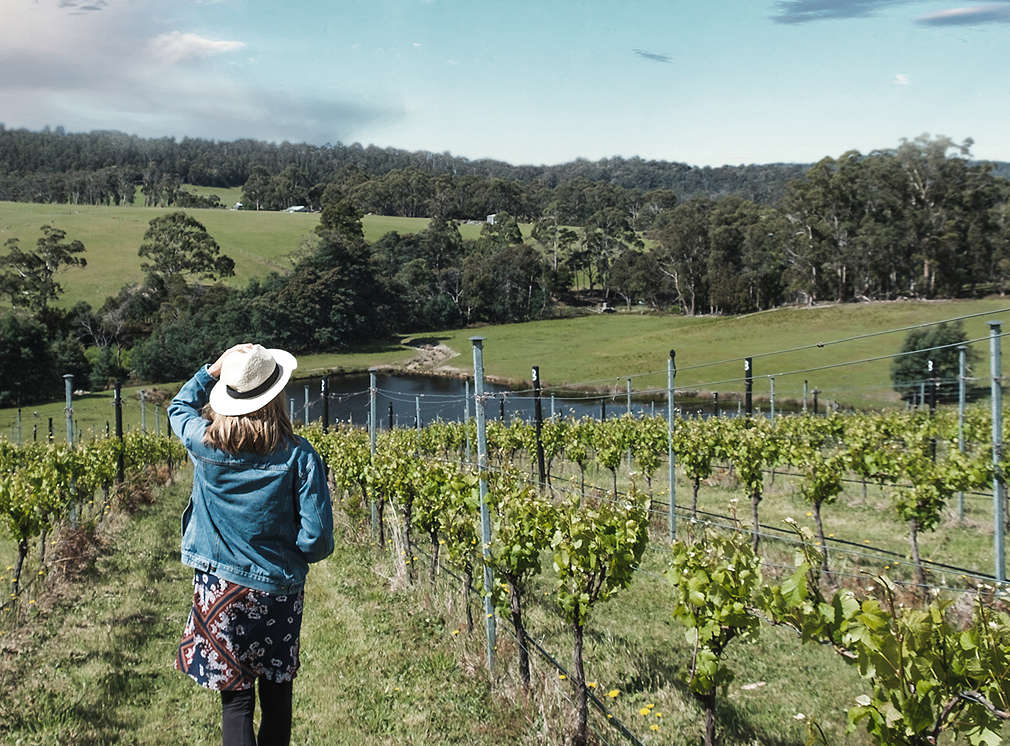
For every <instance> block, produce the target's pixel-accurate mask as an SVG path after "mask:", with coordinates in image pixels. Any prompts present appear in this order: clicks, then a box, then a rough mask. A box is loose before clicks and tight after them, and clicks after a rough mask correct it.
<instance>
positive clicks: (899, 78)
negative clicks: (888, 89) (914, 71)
mask: <svg viewBox="0 0 1010 746" xmlns="http://www.w3.org/2000/svg"><path fill="white" fill-rule="evenodd" d="M891 82H892V83H893V84H894V85H909V84H910V83H911V82H912V81H911V79H910V78H909V77H908V76H907V75H905V73H898V74H896V75H895V76H894V79H893V80H892V81H891Z"/></svg>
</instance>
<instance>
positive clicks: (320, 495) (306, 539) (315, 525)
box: [297, 446, 333, 562]
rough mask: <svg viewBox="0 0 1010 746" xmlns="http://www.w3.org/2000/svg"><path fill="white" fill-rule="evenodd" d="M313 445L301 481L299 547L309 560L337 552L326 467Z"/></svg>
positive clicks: (299, 495)
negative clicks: (335, 549) (334, 542)
mask: <svg viewBox="0 0 1010 746" xmlns="http://www.w3.org/2000/svg"><path fill="white" fill-rule="evenodd" d="M308 448H309V451H310V453H309V455H308V458H306V468H305V473H304V478H303V479H301V482H300V484H299V485H298V512H299V517H300V519H301V525H300V526H299V529H298V539H297V544H298V549H299V550H300V551H301V553H302V554H303V555H304V556H305V559H306V560H307V561H308V562H319V560H321V559H325V558H326V557H329V556H330V555H331V554H332V553H333V507H332V505H331V503H330V488H329V487H328V486H327V484H326V471H325V470H324V468H323V462H322V460H321V459H320V458H319V454H318V453H316V452H315V450H314V449H312V447H311V446H308Z"/></svg>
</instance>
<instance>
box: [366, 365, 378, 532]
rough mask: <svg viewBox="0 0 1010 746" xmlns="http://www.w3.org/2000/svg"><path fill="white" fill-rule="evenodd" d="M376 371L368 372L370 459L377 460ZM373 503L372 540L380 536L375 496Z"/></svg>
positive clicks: (371, 496)
mask: <svg viewBox="0 0 1010 746" xmlns="http://www.w3.org/2000/svg"><path fill="white" fill-rule="evenodd" d="M375 394H376V391H375V371H374V370H370V371H368V448H369V455H370V458H371V459H372V460H373V461H374V460H375V427H376V412H375ZM369 497H370V498H371V503H372V538H373V539H377V538H378V536H379V506H378V504H377V503H376V502H375V495H370V496H369Z"/></svg>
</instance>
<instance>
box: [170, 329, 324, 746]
mask: <svg viewBox="0 0 1010 746" xmlns="http://www.w3.org/2000/svg"><path fill="white" fill-rule="evenodd" d="M295 367H297V362H296V360H295V358H294V357H293V356H292V355H290V354H289V353H287V352H284V351H283V350H267V349H264V348H263V347H261V346H260V345H252V344H241V345H236V346H235V347H232V348H230V349H229V350H227V351H226V352H225V353H224V354H222V355H221V357H219V358H218V359H217V361H216V362H214V364H213V365H210V366H204V367H203V368H201V369H200V370H198V371H197V372H196V375H194V376H193V378H191V379H190V380H189V381H188V382H187V383H186V384H185V385H184V386H183V387H182V389H181V390H180V391H179V393H178V395H176V397H175V398H174V399H173V400H172V404H171V406H170V407H169V410H168V413H169V418H170V419H171V422H172V430H173V431H174V432H175V434H176V435H177V436H178V438H179V439H180V440H181V441H182V442H183V445H185V446H186V449H187V450H188V451H189V455H190V459H191V460H192V462H193V492H192V495H191V497H190V500H189V505H188V506H186V511H185V512H184V513H183V516H182V561H183V563H184V564H186V565H189V566H190V567H192V568H194V569H195V571H196V572H195V577H194V591H193V608H192V611H191V612H190V615H189V621H188V622H187V623H186V629H185V632H184V633H183V639H182V642H181V643H180V645H179V652H178V655H177V657H176V661H175V666H176V668H178V669H179V670H180V671H182V672H183V673H185V674H188V675H189V676H190V677H192V678H193V680H195V681H196V682H197V683H198V684H200V685H201V686H204V687H207V688H208V689H214V690H217V691H220V692H221V731H222V736H223V742H224V744H225V746H233V745H238V744H242V745H243V746H244V745H246V744H248V745H249V746H252V745H254V744H256V743H257V739H256V738H255V737H254V735H253V711H254V709H255V694H254V692H255V685H256V682H257V681H258V682H259V696H260V707H261V709H262V718H261V723H260V730H259V738H258V743H259V745H260V746H272V745H273V744H288V743H289V742H290V739H291V684H292V681H293V679H294V677H295V673H296V672H297V670H298V647H299V631H300V628H301V621H302V601H303V598H304V594H303V586H304V584H305V576H306V574H307V572H308V565H309V563H310V562H318V561H319V560H321V559H323V558H324V557H327V556H329V554H330V553H331V552H332V551H333V514H332V509H331V506H330V493H329V489H328V488H327V486H326V477H325V472H324V470H323V465H322V462H321V461H320V459H319V455H318V454H317V453H316V452H315V451H314V450H313V448H312V446H310V445H309V444H308V442H307V441H306V440H305V439H304V438H300V437H296V436H295V435H294V434H293V432H292V429H291V420H290V419H289V418H288V414H287V410H286V408H285V406H284V385H285V384H286V383H287V381H288V379H289V378H290V377H291V372H292V371H293V370H294V369H295Z"/></svg>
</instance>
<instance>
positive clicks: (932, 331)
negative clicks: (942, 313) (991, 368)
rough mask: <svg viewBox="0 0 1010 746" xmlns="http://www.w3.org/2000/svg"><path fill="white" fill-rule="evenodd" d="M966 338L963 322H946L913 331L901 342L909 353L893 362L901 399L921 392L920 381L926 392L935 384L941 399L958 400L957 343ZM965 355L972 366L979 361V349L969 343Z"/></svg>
mask: <svg viewBox="0 0 1010 746" xmlns="http://www.w3.org/2000/svg"><path fill="white" fill-rule="evenodd" d="M965 339H966V335H965V333H964V324H962V323H961V322H960V321H946V322H944V323H942V324H936V325H933V326H926V327H922V328H920V329H913V330H912V331H910V332H909V333H908V335H907V336H906V337H905V341H904V342H903V343H902V345H901V352H902V353H909V354H903V355H902V356H901V357H896V358H894V360H893V361H892V362H891V384H892V386H893V387H894V390H895V391H897V392H898V393H899V394H900V395H901V398H902V399H905V400H907V401H913V400H915V399H916V398H917V397H918V395H919V390H920V384H923V385H924V386H925V389H926V391H927V392H928V390H929V387H930V386H934V387H935V389H936V394H937V400H938V401H951V400H952V399H956V397H957V392H958V380H957V377H958V371H959V365H960V363H959V353H958V350H957V346H958V344H959V343H961V342H963V341H964V340H965ZM932 348H940V349H932ZM916 350H923V352H916ZM966 356H967V360H966V365H968V366H969V367H971V366H972V365H974V364H976V363H977V362H978V359H979V354H978V351H977V350H975V349H974V348H973V347H971V346H970V345H969V346H968V348H967V352H966ZM930 360H932V361H933V370H932V372H930V370H929V361H930Z"/></svg>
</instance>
